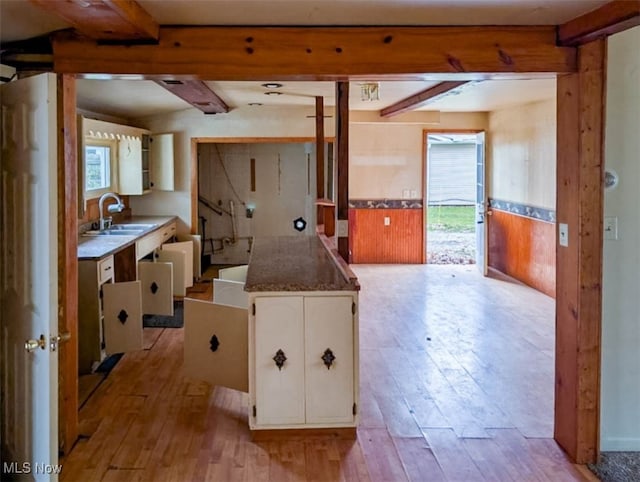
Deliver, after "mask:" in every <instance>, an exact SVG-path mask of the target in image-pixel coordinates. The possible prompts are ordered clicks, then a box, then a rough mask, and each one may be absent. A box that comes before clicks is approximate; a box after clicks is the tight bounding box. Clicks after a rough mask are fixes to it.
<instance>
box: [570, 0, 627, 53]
mask: <svg viewBox="0 0 640 482" xmlns="http://www.w3.org/2000/svg"><path fill="white" fill-rule="evenodd" d="M637 25H640V1H639V0H615V1H613V2H610V3H607V4H605V5H603V6H602V7H600V8H597V9H595V10H593V11H592V12H589V13H586V14H584V15H582V16H580V17H577V18H574V19H573V20H570V21H568V22H567V23H564V24H562V25H559V26H558V45H561V46H578V45H583V44H585V43H588V42H591V41H592V40H595V39H597V38H600V37H606V36H608V35H613V34H614V33H618V32H622V31H623V30H627V29H629V28H632V27H635V26H637Z"/></svg>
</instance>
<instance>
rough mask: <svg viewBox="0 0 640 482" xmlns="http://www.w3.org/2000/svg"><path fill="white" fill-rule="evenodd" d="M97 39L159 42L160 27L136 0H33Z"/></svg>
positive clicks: (32, 1)
mask: <svg viewBox="0 0 640 482" xmlns="http://www.w3.org/2000/svg"><path fill="white" fill-rule="evenodd" d="M29 1H30V2H31V3H33V4H34V5H37V6H38V7H40V8H41V9H43V10H46V11H47V12H49V13H52V14H54V15H57V16H58V17H60V18H62V19H64V20H66V21H67V22H68V23H70V24H71V25H72V26H73V27H74V28H75V29H76V30H77V31H78V32H80V33H82V34H83V35H86V36H87V37H89V38H91V39H94V40H101V41H110V42H122V41H123V42H131V41H140V42H145V41H146V42H155V41H157V40H158V35H159V32H160V27H159V25H158V23H157V22H156V21H155V20H154V19H153V17H152V16H151V15H149V13H148V12H147V11H146V10H145V9H144V8H142V7H141V6H140V5H139V4H138V3H137V2H135V1H133V0H29Z"/></svg>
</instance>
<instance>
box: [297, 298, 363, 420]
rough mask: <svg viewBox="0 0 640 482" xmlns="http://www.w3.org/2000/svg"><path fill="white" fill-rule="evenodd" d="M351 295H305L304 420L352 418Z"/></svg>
mask: <svg viewBox="0 0 640 482" xmlns="http://www.w3.org/2000/svg"><path fill="white" fill-rule="evenodd" d="M352 304H353V299H352V297H351V296H325V297H322V296H318V297H305V299H304V316H305V333H304V343H305V364H306V379H305V393H306V408H307V409H306V415H307V423H311V424H313V423H323V424H331V423H349V422H351V421H353V419H354V415H353V403H354V386H353V383H354V372H353V313H352V311H351V310H352V308H351V307H352Z"/></svg>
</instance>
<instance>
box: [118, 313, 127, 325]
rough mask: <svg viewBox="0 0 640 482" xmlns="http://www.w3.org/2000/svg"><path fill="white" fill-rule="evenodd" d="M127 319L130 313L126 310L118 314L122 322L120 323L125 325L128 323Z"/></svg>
mask: <svg viewBox="0 0 640 482" xmlns="http://www.w3.org/2000/svg"><path fill="white" fill-rule="evenodd" d="M127 318H129V313H127V312H126V311H125V310H120V313H118V320H120V323H122V324H123V325H124V324H125V323H126V322H127Z"/></svg>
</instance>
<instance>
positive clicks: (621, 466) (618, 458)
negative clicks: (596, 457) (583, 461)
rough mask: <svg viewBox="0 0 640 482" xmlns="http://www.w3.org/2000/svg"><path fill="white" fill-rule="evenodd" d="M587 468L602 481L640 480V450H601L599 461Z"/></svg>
mask: <svg viewBox="0 0 640 482" xmlns="http://www.w3.org/2000/svg"><path fill="white" fill-rule="evenodd" d="M589 468H590V469H591V471H592V472H593V473H594V474H596V475H597V476H598V477H599V478H600V480H601V481H602V482H636V481H639V480H640V452H602V453H601V454H600V462H599V463H597V464H589Z"/></svg>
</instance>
